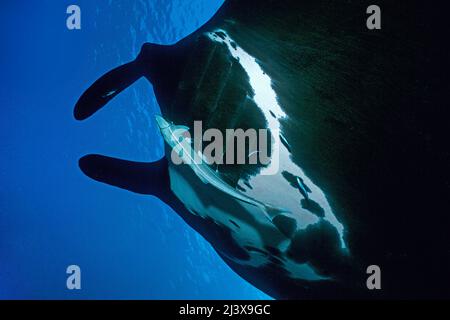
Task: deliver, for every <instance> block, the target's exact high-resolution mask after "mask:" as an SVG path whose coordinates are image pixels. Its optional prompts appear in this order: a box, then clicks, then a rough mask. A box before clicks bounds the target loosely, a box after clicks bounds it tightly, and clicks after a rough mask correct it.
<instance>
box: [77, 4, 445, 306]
mask: <svg viewBox="0 0 450 320" xmlns="http://www.w3.org/2000/svg"><path fill="white" fill-rule="evenodd" d="M378 2H379V3H378V5H379V6H380V7H381V8H382V10H383V11H382V12H383V20H382V21H383V27H382V29H381V30H368V29H367V28H366V18H367V14H366V8H367V7H368V6H369V5H370V4H372V3H369V2H368V1H324V0H317V1H307V0H295V1H294V0H285V1H271V0H260V1H241V0H239V1H238V0H227V1H225V3H224V5H223V6H222V7H221V8H220V10H219V11H218V12H217V13H216V15H215V16H214V17H213V18H212V19H211V20H210V21H209V22H208V23H206V24H205V25H204V26H202V27H201V28H200V29H199V30H197V31H196V32H194V33H193V34H191V35H189V36H188V37H186V38H184V39H182V40H180V41H179V42H178V43H176V44H174V45H167V46H165V45H158V44H150V43H146V44H144V45H143V47H142V50H141V52H140V54H139V55H138V57H137V58H136V59H135V60H134V61H132V62H130V63H127V64H125V65H123V66H120V67H118V68H116V69H113V70H112V71H110V72H108V73H107V74H105V75H104V76H102V77H101V78H100V79H99V80H97V81H96V82H95V83H94V84H93V85H92V86H90V87H89V89H88V90H87V91H86V92H85V93H84V94H83V95H82V96H81V97H80V99H79V101H78V103H77V104H76V106H75V111H74V116H75V118H76V119H78V120H83V119H86V118H88V117H90V116H91V115H93V114H94V113H95V112H96V111H98V110H99V109H101V108H102V107H103V106H105V105H106V104H107V103H108V102H109V101H110V100H111V99H113V98H114V97H115V96H116V95H118V94H119V93H120V92H122V91H123V90H124V89H126V88H127V87H129V86H130V85H132V84H133V83H134V82H135V81H136V80H138V79H140V78H141V77H145V78H147V79H148V81H150V82H151V83H152V85H153V88H154V92H155V95H156V97H157V101H158V103H159V105H160V108H161V112H162V116H163V118H164V119H168V120H169V121H170V122H172V123H174V124H176V125H183V126H186V127H188V128H193V122H194V121H202V123H203V127H204V128H203V129H204V130H206V129H208V128H217V129H219V130H220V131H222V132H223V131H224V130H225V129H227V128H242V129H248V128H255V129H261V128H267V129H269V130H270V132H271V133H272V134H274V133H278V134H279V135H280V141H281V144H280V145H279V149H280V153H279V168H278V171H277V173H275V174H272V175H264V174H263V172H264V170H268V169H270V168H268V167H270V166H271V165H270V164H269V165H266V166H263V165H258V164H257V165H231V164H220V165H218V166H217V168H215V169H216V172H217V175H218V177H220V179H221V180H223V182H224V183H225V184H226V185H227V186H229V187H230V188H232V189H233V190H237V191H238V192H240V194H244V195H245V196H246V197H248V198H251V199H254V200H255V201H258V202H261V203H264V204H265V205H268V206H273V207H274V208H278V207H280V208H281V207H282V208H283V209H284V210H285V212H284V213H280V214H277V215H276V216H274V217H272V218H273V219H272V218H271V219H272V221H271V220H270V219H266V217H265V216H264V214H263V213H262V212H261V211H263V210H262V209H261V208H258V207H257V206H252V205H251V204H249V203H245V202H243V201H240V200H239V199H237V198H236V197H233V196H230V193H229V192H228V193H227V192H226V191H224V190H223V189H220V188H216V187H214V186H213V184H211V183H205V182H204V181H201V180H200V179H199V177H198V176H197V175H196V174H195V173H194V172H193V170H192V168H191V167H189V166H188V165H179V166H176V165H174V164H173V163H172V162H171V160H170V152H171V150H170V148H167V151H166V157H165V158H163V159H161V160H159V161H157V162H153V163H137V162H132V161H127V160H121V159H113V158H110V157H106V156H100V155H87V156H85V157H83V158H81V159H80V161H79V165H80V168H81V170H82V171H83V172H84V173H85V174H86V175H87V176H89V177H91V178H93V179H95V180H97V181H100V182H104V183H107V184H110V185H113V186H117V187H119V188H123V189H126V190H130V191H132V192H136V193H141V194H148V195H154V196H156V197H158V198H159V199H161V200H162V201H164V202H165V203H166V204H167V205H169V206H170V207H172V208H173V209H174V211H175V212H177V213H178V214H179V215H180V216H181V217H182V218H183V219H184V220H185V221H186V222H187V223H188V224H189V225H190V226H191V227H192V228H194V229H195V230H196V231H198V232H199V233H200V234H201V235H202V236H203V237H204V238H205V239H206V240H207V241H209V243H210V244H211V245H212V246H213V247H214V249H215V250H216V251H217V252H218V254H219V255H220V256H221V257H222V259H223V260H224V261H225V262H226V263H227V264H228V265H229V266H230V267H231V268H232V269H233V270H234V271H235V272H237V273H238V274H239V275H240V276H241V277H243V278H244V279H246V280H247V281H249V282H250V283H252V284H253V285H254V286H256V287H257V288H259V289H261V290H262V291H264V292H266V293H267V294H269V295H271V296H272V297H275V298H280V299H293V298H299V299H312V298H367V297H376V298H377V297H378V298H379V297H382V298H417V297H439V296H442V295H443V294H447V295H448V289H447V287H446V286H445V285H444V284H443V283H445V281H441V280H439V279H448V275H446V272H445V270H447V271H448V270H449V269H448V267H449V252H450V249H449V244H448V239H447V241H446V240H445V239H446V236H445V228H444V225H446V224H445V223H444V222H445V221H448V217H446V216H445V215H444V214H443V212H442V210H441V208H442V206H443V203H442V201H443V200H442V199H446V197H445V196H444V195H445V192H446V191H445V190H448V189H445V187H442V186H443V185H440V184H439V183H438V182H437V181H438V180H436V176H438V175H439V174H442V176H444V175H445V174H446V173H447V172H446V169H445V167H444V165H445V161H444V160H445V159H446V158H444V157H442V156H441V153H439V152H438V151H437V150H440V149H441V148H442V146H441V144H440V143H441V140H440V139H441V138H440V137H439V136H440V130H442V129H441V128H442V126H441V127H440V126H439V125H438V123H437V122H433V121H440V120H439V119H435V118H434V116H430V115H432V114H433V112H434V110H435V109H433V108H434V107H436V105H435V104H434V102H436V101H437V98H436V96H435V95H434V94H435V93H437V92H440V90H441V88H442V86H441V82H440V80H439V79H440V78H439V73H436V64H435V63H434V62H433V61H434V60H433V59H439V58H440V57H442V56H444V54H443V53H442V52H441V51H439V50H437V49H435V46H434V42H433V43H432V42H431V40H433V41H434V40H435V39H436V38H438V37H439V33H436V30H439V28H435V29H434V27H436V25H437V24H439V22H434V25H430V24H429V23H425V21H429V20H427V19H430V20H432V19H431V18H432V13H429V12H428V13H427V11H426V10H421V8H419V7H418V5H417V4H416V3H415V2H404V1H378ZM419 12H420V14H419ZM431 58H433V59H431ZM436 118H437V117H436ZM432 122H433V123H432ZM443 164H444V165H443ZM436 168H440V169H439V170H440V172H439V174H438V173H437V170H436ZM446 186H447V188H448V184H447V185H446ZM444 201H446V200H444ZM370 265H378V266H380V268H381V270H382V290H369V289H368V288H367V282H366V280H367V278H368V276H369V275H368V274H367V273H366V270H367V267H368V266H370ZM446 277H447V278H446Z"/></svg>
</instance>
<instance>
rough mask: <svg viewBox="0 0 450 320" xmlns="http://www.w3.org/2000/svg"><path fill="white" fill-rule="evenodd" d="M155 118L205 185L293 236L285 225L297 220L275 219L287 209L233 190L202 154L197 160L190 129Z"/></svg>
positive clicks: (165, 138)
mask: <svg viewBox="0 0 450 320" xmlns="http://www.w3.org/2000/svg"><path fill="white" fill-rule="evenodd" d="M155 118H156V122H157V123H158V127H159V129H160V131H161V134H162V136H163V138H164V141H165V142H166V143H167V144H168V145H169V146H170V147H171V148H172V150H177V153H178V152H179V154H180V155H181V158H182V160H183V161H184V163H186V164H189V166H190V167H191V169H192V170H193V171H194V172H195V174H196V175H197V177H199V178H200V180H201V181H202V182H203V183H209V184H211V185H212V186H214V187H215V188H217V189H218V190H221V191H222V192H224V193H226V194H228V195H230V196H231V197H233V198H234V199H238V200H240V201H242V202H245V203H248V204H251V205H253V206H255V207H258V208H260V209H261V211H262V212H263V213H264V214H265V215H266V217H267V219H269V221H271V222H272V223H274V224H275V225H276V226H277V227H278V228H279V229H280V231H281V232H283V233H284V234H285V235H286V236H288V237H289V236H291V235H292V234H291V233H292V230H293V226H290V227H289V226H288V227H286V225H285V224H286V223H287V221H290V223H291V224H295V220H293V219H289V218H288V217H284V218H283V219H282V221H283V224H279V223H278V222H279V219H275V218H276V217H277V216H279V215H280V214H283V213H285V214H288V212H286V210H285V209H281V208H274V207H273V206H270V205H268V204H264V203H262V202H260V201H257V200H254V199H252V198H250V197H248V196H246V195H245V194H243V193H242V192H239V191H237V190H236V189H234V188H232V187H231V186H230V185H229V184H227V183H226V182H224V181H223V180H222V179H221V178H220V177H219V176H218V175H217V173H216V171H214V170H212V169H211V168H210V167H209V166H208V164H207V162H206V159H203V156H202V155H201V154H200V155H199V156H200V159H201V161H198V160H197V159H195V151H194V150H193V148H192V144H191V141H190V139H188V138H185V133H186V132H189V128H188V127H186V126H177V125H174V124H171V123H169V122H167V121H166V119H164V118H163V117H161V116H158V115H156V116H155ZM199 162H200V163H199Z"/></svg>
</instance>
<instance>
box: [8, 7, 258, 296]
mask: <svg viewBox="0 0 450 320" xmlns="http://www.w3.org/2000/svg"><path fill="white" fill-rule="evenodd" d="M221 3H222V0H190V1H185V0H140V1H124V0H123V1H118V0H114V1H111V0H110V1H106V0H105V1H88V0H86V1H76V2H69V1H42V0H41V1H36V0H33V1H15V0H14V1H13V0H3V1H2V3H1V4H0V34H1V36H0V41H1V42H2V45H1V51H0V57H1V60H0V61H1V70H0V112H1V115H0V152H1V153H0V182H1V183H0V188H1V189H0V298H39V299H48V298H57V299H66V298H69V299H71V298H135V299H141V298H149V299H151V298H156V299H160V298H161V299H164V298H173V299H188V298H190V299H197V298H214V299H220V298H235V299H241V298H242V299H258V298H266V296H265V295H264V294H262V293H261V292H260V291H258V290H257V289H255V288H253V287H252V286H251V285H249V284H248V283H247V282H245V281H244V280H242V279H241V278H240V277H239V276H237V275H236V274H235V273H233V271H231V270H230V269H229V268H228V267H227V266H226V265H225V264H224V263H223V262H222V261H221V260H220V258H219V257H218V255H217V254H216V253H215V252H214V251H213V249H212V248H211V247H210V245H209V244H208V243H207V242H206V241H205V240H204V239H203V238H201V236H199V235H198V234H197V233H196V232H195V231H193V230H192V229H191V228H190V227H188V226H187V225H186V224H185V223H184V222H183V221H182V220H181V219H180V218H179V217H178V216H177V215H176V214H175V213H174V212H172V211H171V210H170V209H169V208H167V207H166V206H165V205H164V204H163V203H162V202H160V201H159V200H158V199H156V198H152V197H145V196H139V195H135V194H132V193H129V192H126V191H123V190H119V189H116V188H113V187H110V186H107V185H103V184H99V183H96V182H95V181H92V180H90V179H89V178H87V177H85V176H84V175H83V174H82V173H81V172H80V170H79V169H78V166H77V161H78V159H79V158H80V157H81V156H83V155H85V154H88V153H100V154H106V155H110V156H113V157H119V158H125V159H132V160H136V161H151V160H156V159H158V158H160V157H161V155H162V140H161V138H160V137H159V134H158V133H157V131H156V129H155V125H154V121H153V114H154V113H155V112H157V110H158V108H159V107H158V105H157V103H156V101H155V97H154V94H153V91H152V88H151V85H150V84H149V83H147V82H146V81H145V80H140V81H139V82H138V83H136V84H135V85H134V86H133V87H132V88H129V89H128V90H127V91H125V92H124V93H122V94H121V95H120V96H119V97H117V98H116V99H114V101H112V102H111V103H110V104H109V105H108V106H107V107H106V108H104V109H103V110H101V111H100V112H99V113H98V114H96V115H95V116H94V117H92V118H91V119H89V120H87V121H85V122H76V121H75V120H74V119H73V116H72V112H73V111H72V110H73V106H74V104H75V102H76V101H77V99H78V97H79V96H80V95H81V93H82V92H83V91H84V90H85V89H86V88H87V87H88V86H89V85H90V84H91V83H92V82H93V81H95V80H96V79H97V78H98V77H100V76H101V75H102V74H104V73H105V72H106V71H109V70H110V69H112V68H113V67H116V66H118V65H120V64H122V63H124V62H127V61H129V60H132V59H134V57H135V56H136V54H137V53H138V51H139V49H140V46H141V44H142V43H143V42H145V41H150V42H156V43H162V44H168V43H174V42H176V41H177V40H179V39H181V38H182V37H184V36H186V35H188V34H189V33H191V32H193V31H194V30H195V29H196V28H198V27H199V26H200V25H201V24H203V23H204V22H206V21H207V20H208V19H209V18H210V17H211V16H212V15H213V14H214V12H215V11H216V10H217V9H218V8H219V7H220V5H221ZM70 4H77V5H79V6H80V7H81V11H82V30H80V31H69V30H67V29H66V17H67V15H66V8H67V6H68V5H70ZM70 264H77V265H79V266H80V267H81V269H82V290H81V291H69V290H67V289H66V276H67V275H66V273H65V270H66V267H67V266H68V265H70Z"/></svg>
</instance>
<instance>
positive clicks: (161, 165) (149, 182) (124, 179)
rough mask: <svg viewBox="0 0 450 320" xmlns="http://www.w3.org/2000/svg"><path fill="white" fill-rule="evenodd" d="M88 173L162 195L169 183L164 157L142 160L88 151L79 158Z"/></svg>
mask: <svg viewBox="0 0 450 320" xmlns="http://www.w3.org/2000/svg"><path fill="white" fill-rule="evenodd" d="M79 166H80V169H81V170H82V171H83V172H84V174H86V175H87V176H88V177H90V178H92V179H94V180H96V181H99V182H103V183H106V184H109V185H112V186H115V187H119V188H122V189H126V190H129V191H132V192H135V193H140V194H150V195H154V196H157V197H158V198H161V197H163V196H164V195H165V194H166V193H167V192H168V188H169V185H170V181H169V174H168V166H167V159H166V158H162V159H161V160H158V161H155V162H151V163H144V162H133V161H127V160H121V159H116V158H110V157H106V156H101V155H87V156H84V157H82V158H81V159H80V160H79Z"/></svg>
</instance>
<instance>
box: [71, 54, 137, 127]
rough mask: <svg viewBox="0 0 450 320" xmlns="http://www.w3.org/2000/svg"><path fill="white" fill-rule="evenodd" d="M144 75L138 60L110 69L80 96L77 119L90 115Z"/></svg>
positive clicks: (75, 114) (76, 108)
mask: <svg viewBox="0 0 450 320" xmlns="http://www.w3.org/2000/svg"><path fill="white" fill-rule="evenodd" d="M142 76H143V73H142V68H141V66H140V65H139V62H138V61H136V60H135V61H132V62H129V63H127V64H124V65H122V66H120V67H117V68H115V69H113V70H111V71H109V72H108V73H106V74H105V75H103V76H102V77H101V78H100V79H98V80H97V81H95V82H94V84H93V85H91V86H90V87H89V88H88V89H87V90H86V91H85V92H84V93H83V95H82V96H81V97H80V99H79V100H78V102H77V104H76V105H75V109H74V116H75V119H77V120H84V119H86V118H88V117H90V116H91V115H93V114H94V113H95V112H97V111H98V110H99V109H101V108H102V107H103V106H105V105H106V104H107V103H108V102H109V101H110V100H111V99H113V98H114V97H115V96H116V95H118V94H119V93H120V92H122V91H123V90H125V89H126V88H127V87H129V86H130V85H132V84H133V83H134V82H136V80H138V79H139V78H141V77H142Z"/></svg>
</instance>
